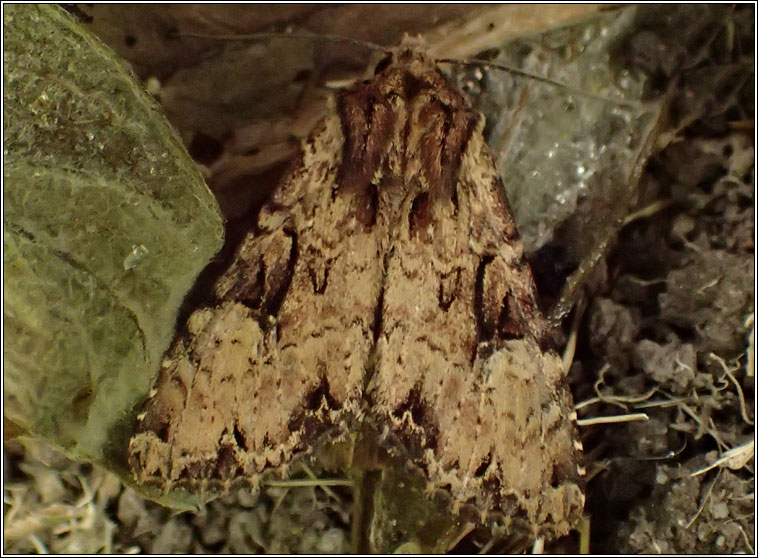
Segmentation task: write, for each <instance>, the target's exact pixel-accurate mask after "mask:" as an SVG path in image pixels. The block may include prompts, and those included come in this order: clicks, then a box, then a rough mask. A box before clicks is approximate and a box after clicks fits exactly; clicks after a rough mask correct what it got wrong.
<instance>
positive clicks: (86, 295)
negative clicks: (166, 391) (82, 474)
mask: <svg viewBox="0 0 758 558" xmlns="http://www.w3.org/2000/svg"><path fill="white" fill-rule="evenodd" d="M3 26H4V38H5V52H4V57H5V59H4V60H5V64H4V74H3V82H4V85H5V93H4V98H3V111H4V116H5V124H4V132H5V139H4V145H3V147H4V163H5V164H4V179H5V187H4V192H3V196H4V230H3V233H4V234H3V248H4V253H3V264H4V267H5V268H4V290H3V294H4V303H3V317H4V330H3V333H4V341H5V342H4V347H3V357H4V364H5V367H4V372H5V375H4V387H5V401H4V403H5V410H4V412H5V415H6V417H8V418H9V419H10V420H12V421H13V422H15V423H16V424H18V425H19V426H21V427H22V428H23V429H25V430H26V431H27V432H28V433H30V434H33V435H36V436H39V437H42V438H45V439H47V440H49V441H51V442H53V443H55V444H57V445H58V446H59V447H61V448H63V449H64V450H65V451H66V452H67V453H68V455H69V456H71V457H72V458H74V459H78V460H88V461H95V462H100V463H103V464H104V465H106V466H107V467H108V468H110V469H112V470H119V469H120V468H121V473H122V474H123V472H124V470H123V463H124V461H123V455H124V452H125V450H126V446H127V441H128V437H129V435H130V433H131V431H132V428H133V423H134V419H135V413H136V412H137V411H138V407H139V404H140V403H141V402H142V400H143V399H144V398H145V397H146V395H147V392H148V390H149V389H150V385H151V383H152V380H153V378H154V376H155V375H156V374H157V371H158V368H159V365H160V359H161V356H162V354H163V352H164V351H165V349H166V348H167V346H168V344H169V342H170V340H171V338H172V336H173V333H174V328H175V321H176V317H177V312H178V309H179V306H180V304H181V303H182V300H183V298H184V296H185V294H186V293H187V291H188V290H189V289H190V288H191V286H192V284H193V282H194V280H195V278H196V277H197V275H198V273H199V272H200V271H201V270H202V269H203V267H204V266H205V265H206V263H207V262H208V261H209V260H210V258H211V257H212V256H213V254H215V252H216V251H217V250H218V249H219V247H220V245H221V243H222V239H223V222H222V218H221V215H220V213H219V210H218V206H217V204H216V201H215V199H214V197H213V195H212V194H211V193H210V191H209V190H208V188H207V186H206V185H205V183H204V181H203V179H202V177H201V175H200V173H199V172H198V169H197V167H196V165H195V163H194V162H193V161H192V160H191V159H190V157H189V155H188V154H187V152H186V150H185V149H184V147H183V146H182V144H181V142H180V140H179V138H178V137H177V135H176V133H175V132H174V131H173V130H172V129H171V127H170V125H169V124H168V122H167V121H166V119H165V118H164V117H163V115H162V113H161V112H160V109H159V107H158V105H157V104H156V103H155V101H154V100H153V99H152V98H151V97H149V96H148V95H147V93H145V92H144V90H143V89H142V87H141V86H140V84H139V83H138V82H137V81H136V78H135V77H134V76H133V75H132V74H131V72H130V71H129V70H128V68H127V67H126V65H125V63H124V62H122V61H120V60H119V59H118V58H117V57H116V56H115V55H114V54H113V53H112V52H111V51H110V50H109V49H108V48H106V47H105V46H104V45H102V44H101V43H100V42H99V41H98V40H97V39H95V38H94V37H93V36H91V35H90V34H89V33H88V32H87V31H86V30H84V29H82V28H81V27H80V26H79V25H77V24H76V23H75V22H74V21H73V20H72V19H71V17H70V16H69V15H68V14H67V13H66V12H64V11H63V10H61V9H60V8H58V7H56V6H51V5H36V6H35V5H28V4H27V5H8V6H6V9H5V10H4V20H3Z"/></svg>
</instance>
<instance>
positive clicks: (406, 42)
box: [374, 33, 434, 75]
mask: <svg viewBox="0 0 758 558" xmlns="http://www.w3.org/2000/svg"><path fill="white" fill-rule="evenodd" d="M390 66H395V67H397V66H405V67H407V68H408V69H411V70H417V71H428V70H431V69H433V68H434V61H433V60H432V58H431V57H430V56H429V53H428V47H427V45H426V43H425V42H424V40H423V39H422V38H421V35H417V36H415V37H411V36H410V35H408V34H407V33H406V34H405V36H404V37H403V40H402V41H401V42H400V45H399V46H397V47H395V48H393V49H391V50H390V51H389V52H388V53H387V55H386V56H385V57H384V58H382V60H381V61H380V62H379V63H378V64H377V65H376V69H375V70H374V75H379V74H381V73H383V72H384V71H385V70H386V69H387V68H388V67H390Z"/></svg>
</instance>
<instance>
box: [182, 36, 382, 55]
mask: <svg viewBox="0 0 758 558" xmlns="http://www.w3.org/2000/svg"><path fill="white" fill-rule="evenodd" d="M171 38H176V39H180V38H192V39H210V40H217V41H263V40H266V39H287V38H290V39H309V40H318V41H333V42H335V43H348V44H351V45H354V46H359V47H363V48H366V49H369V50H374V51H379V52H382V53H385V54H388V53H389V52H390V49H388V48H387V47H384V46H382V45H379V44H377V43H372V42H370V41H361V40H358V39H351V38H349V37H341V36H339V35H329V34H324V33H318V34H316V33H249V34H245V35H214V34H205V33H193V32H191V31H188V32H182V31H176V32H175V33H172V35H171Z"/></svg>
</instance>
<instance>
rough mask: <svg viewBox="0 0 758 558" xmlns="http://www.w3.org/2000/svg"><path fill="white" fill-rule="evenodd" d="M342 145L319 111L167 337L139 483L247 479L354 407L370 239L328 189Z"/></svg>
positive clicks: (370, 293)
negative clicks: (276, 183) (247, 226)
mask: <svg viewBox="0 0 758 558" xmlns="http://www.w3.org/2000/svg"><path fill="white" fill-rule="evenodd" d="M342 147H343V136H342V131H341V124H340V119H339V117H338V116H337V115H336V113H335V112H334V111H332V112H331V113H330V115H329V116H328V117H327V118H326V119H325V120H324V121H323V122H322V123H321V124H320V127H319V128H318V129H317V130H315V131H314V132H313V134H312V135H311V137H310V138H309V139H308V140H307V141H306V142H304V145H303V152H302V158H301V160H299V161H297V162H296V164H294V165H293V167H292V171H291V172H290V174H289V175H288V177H287V178H286V179H285V180H284V182H283V183H282V185H280V187H279V188H278V189H277V191H276V192H275V193H274V195H273V196H272V199H271V200H270V201H269V202H268V203H267V205H266V206H265V207H264V208H263V209H262V211H261V214H260V215H259V218H258V222H257V226H256V227H255V230H253V231H251V232H250V233H249V235H248V237H247V238H246V239H245V240H244V242H243V244H242V245H241V247H240V248H239V250H238V252H237V254H236V256H235V259H234V261H233V263H232V265H231V267H230V268H229V270H228V271H227V272H226V273H225V274H224V275H223V276H222V277H221V278H220V279H219V280H218V282H217V284H216V286H215V295H216V299H217V301H218V303H217V306H215V307H211V308H203V309H200V310H197V311H196V312H194V313H193V314H192V316H191V317H190V319H189V322H188V324H187V328H186V331H185V332H184V333H183V334H182V335H181V336H180V337H179V338H178V339H177V340H176V342H175V343H174V345H173V347H172V349H171V350H170V352H169V353H168V356H167V359H166V361H165V362H164V364H163V368H162V370H161V372H160V376H159V378H158V380H157V383H156V385H155V389H154V390H153V394H152V395H151V397H150V398H149V400H148V402H147V403H146V407H145V410H144V413H143V414H142V415H141V416H140V420H139V423H138V427H137V429H136V432H135V435H134V436H133V437H132V439H131V441H130V445H129V460H130V464H131V466H132V469H133V471H134V472H135V474H136V476H137V478H138V480H140V481H141V482H143V483H154V484H158V485H161V486H163V487H164V488H166V489H167V488H169V487H170V486H171V485H173V484H176V483H179V484H189V485H190V487H191V486H195V487H197V485H198V484H199V485H201V486H208V483H209V481H220V482H221V484H222V485H228V481H230V480H232V479H234V478H236V477H245V478H247V479H249V480H250V481H251V482H253V483H254V482H256V479H257V478H258V475H259V473H261V472H263V471H265V470H270V469H274V468H280V469H282V470H283V469H285V468H286V467H287V465H288V464H289V463H290V461H291V460H292V459H293V458H294V457H296V456H297V455H299V454H300V453H302V452H303V451H306V450H307V449H308V447H309V446H310V445H311V444H313V443H314V442H315V440H316V439H317V437H318V436H319V435H320V434H321V433H322V432H324V431H325V430H327V429H329V428H330V427H336V429H337V430H338V431H339V432H343V431H344V428H340V425H342V426H344V422H345V421H346V420H347V419H349V418H351V417H353V416H354V415H355V413H356V411H357V410H358V408H359V404H360V400H361V396H362V391H363V380H364V376H365V366H366V363H367V362H368V361H369V356H370V351H371V350H372V348H373V345H374V336H373V331H372V327H373V325H374V320H375V315H374V314H375V309H376V307H377V304H378V299H379V295H380V289H381V282H382V257H381V254H380V251H381V248H380V242H381V239H380V238H379V236H378V235H377V230H378V228H376V227H373V226H372V223H369V222H367V220H366V219H367V217H366V216H367V215H368V213H367V212H366V210H365V208H366V204H367V203H369V204H370V200H367V199H366V198H365V196H364V197H362V196H363V194H362V193H361V192H359V191H355V190H351V189H349V188H342V187H341V186H340V182H339V176H338V175H339V169H340V165H341V162H342V156H343V149H342Z"/></svg>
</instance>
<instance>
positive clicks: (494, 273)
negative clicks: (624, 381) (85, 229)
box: [130, 45, 583, 537]
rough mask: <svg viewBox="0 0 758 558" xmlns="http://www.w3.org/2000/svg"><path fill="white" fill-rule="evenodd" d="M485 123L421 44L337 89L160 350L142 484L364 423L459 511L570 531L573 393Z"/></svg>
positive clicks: (277, 452)
mask: <svg viewBox="0 0 758 558" xmlns="http://www.w3.org/2000/svg"><path fill="white" fill-rule="evenodd" d="M482 125H483V119H482V117H481V116H480V115H479V114H478V113H476V112H475V111H473V110H472V109H471V108H470V107H469V106H468V105H467V103H466V101H465V100H464V98H463V97H462V95H461V94H460V93H459V92H458V91H456V90H455V89H453V88H452V87H451V86H450V85H449V84H448V83H447V81H446V80H445V78H444V77H443V76H442V74H440V72H439V71H438V70H437V69H436V67H435V65H434V63H433V62H432V61H431V60H430V59H429V58H428V57H427V56H426V55H425V54H424V53H423V51H421V50H419V49H418V47H417V46H415V45H414V46H413V47H411V46H407V45H403V46H401V47H399V48H397V49H395V50H393V52H392V55H391V58H390V59H389V60H388V61H387V62H386V63H383V64H381V65H380V66H379V69H378V71H377V74H376V76H375V77H374V78H373V80H371V81H369V82H364V83H361V84H358V85H355V86H354V87H352V88H350V89H348V90H346V91H343V92H340V93H338V94H337V95H336V103H334V104H333V105H332V106H331V108H330V110H329V113H328V114H327V115H326V117H325V118H324V120H323V121H322V122H321V124H319V125H318V126H317V127H316V129H315V130H314V131H313V133H312V134H311V135H310V136H309V137H308V139H306V140H305V141H304V142H303V144H302V150H301V155H300V156H299V157H298V158H297V159H296V160H295V161H294V163H293V164H292V166H291V169H290V171H289V173H288V174H287V176H286V178H285V179H284V180H283V181H282V183H281V184H280V185H279V187H278V188H277V190H276V191H275V192H274V193H273V195H272V196H271V199H270V200H269V201H268V202H267V204H266V205H265V206H264V207H263V208H262V210H261V212H260V215H259V217H258V222H257V226H256V227H254V228H253V230H251V232H250V233H249V234H248V235H247V237H246V238H245V240H244V241H243V243H242V244H241V246H240V248H239V249H238V251H237V253H236V255H235V258H234V261H233V262H232V264H231V266H230V268H229V269H228V271H227V272H226V273H225V274H224V275H223V276H222V277H221V278H220V279H219V280H218V282H217V284H216V289H215V292H216V301H215V304H214V305H212V306H209V307H207V308H203V309H199V310H197V311H196V312H195V313H194V314H193V316H192V317H191V318H190V324H192V325H191V327H189V328H188V329H187V330H186V331H185V332H184V334H183V335H182V336H180V337H179V338H177V340H176V342H175V343H174V346H173V348H172V350H171V352H170V353H169V358H168V359H167V362H166V365H165V366H164V367H163V369H162V371H161V375H160V377H159V379H158V382H157V384H156V390H157V391H156V394H155V396H154V397H152V398H151V399H150V400H149V401H148V402H147V404H146V408H145V415H144V417H143V418H142V419H141V420H140V421H139V424H138V428H137V432H136V433H135V436H134V437H133V438H132V441H131V443H130V463H131V465H132V467H133V469H134V471H135V474H136V475H137V477H138V479H139V480H141V481H142V482H147V483H156V484H158V485H160V486H163V487H164V488H166V489H168V488H170V487H172V486H175V485H177V484H181V485H183V486H188V487H190V488H192V487H197V488H203V489H206V488H207V487H208V486H210V485H217V486H219V487H221V488H222V489H223V488H224V487H228V485H229V483H230V482H231V481H233V480H244V479H246V480H248V481H251V482H252V484H257V482H258V477H259V475H261V474H265V473H268V472H272V471H279V472H284V471H286V469H287V467H288V466H289V465H291V464H292V463H294V462H295V461H296V460H298V459H300V458H302V457H303V456H304V455H306V454H308V452H309V451H310V449H311V448H312V447H313V446H315V445H316V444H317V443H318V442H320V441H322V440H323V439H324V437H326V439H327V440H328V439H333V440H338V439H343V438H344V437H345V435H346V433H347V432H348V431H349V430H350V429H358V430H360V431H361V432H364V431H367V432H374V433H375V435H376V436H378V443H379V444H380V445H382V446H383V447H384V449H385V450H386V451H387V452H389V453H390V454H392V455H394V456H401V461H405V465H406V466H407V467H408V468H409V469H410V470H412V473H413V474H414V475H416V476H417V477H418V476H420V478H422V479H423V481H424V484H425V489H424V490H425V491H426V492H427V494H432V495H433V496H434V498H435V499H440V498H441V499H442V501H447V502H448V503H449V509H450V510H451V512H453V513H455V514H466V517H473V518H474V519H475V520H476V521H480V522H483V523H485V524H487V525H500V526H502V527H505V528H515V527H516V526H518V529H520V530H523V531H525V532H526V534H527V535H528V536H537V535H543V534H544V535H548V536H551V537H552V536H558V535H561V534H564V533H566V532H567V531H568V529H569V527H570V525H571V524H572V523H573V522H574V521H576V520H577V519H578V517H579V515H580V514H581V510H582V506H583V496H582V489H581V480H580V478H579V477H580V475H579V473H578V468H577V467H578V460H579V452H578V450H577V449H576V448H577V444H576V443H575V439H576V438H575V431H574V426H573V424H572V422H571V420H570V418H569V417H570V414H571V409H572V402H571V396H570V393H569V391H568V389H567V387H566V382H565V378H564V375H563V373H562V370H561V363H560V359H559V358H558V357H557V355H556V354H555V353H554V352H553V351H551V350H550V349H549V348H548V345H547V343H546V339H545V333H546V332H545V323H544V319H543V318H542V315H541V314H540V311H539V309H538V307H537V304H536V294H535V288H534V282H533V279H532V276H531V272H530V270H529V266H528V264H527V263H526V261H525V259H524V257H523V247H522V245H521V241H520V239H519V236H518V233H517V231H516V227H515V223H514V221H513V218H512V216H511V214H510V210H509V208H508V204H507V201H506V199H505V194H504V191H503V189H502V184H501V181H500V179H499V177H498V173H497V170H496V168H495V165H494V162H493V160H492V157H491V155H490V153H489V150H488V148H487V145H486V142H485V140H484V137H483V135H482ZM367 371H370V373H371V377H370V378H369V377H367V376H366V374H367ZM364 386H369V387H368V389H366V388H365V387H364ZM362 423H364V424H366V425H369V426H370V427H369V428H368V429H363V428H362V427H361V424H362ZM402 456H404V457H402ZM472 510H473V515H472Z"/></svg>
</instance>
